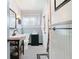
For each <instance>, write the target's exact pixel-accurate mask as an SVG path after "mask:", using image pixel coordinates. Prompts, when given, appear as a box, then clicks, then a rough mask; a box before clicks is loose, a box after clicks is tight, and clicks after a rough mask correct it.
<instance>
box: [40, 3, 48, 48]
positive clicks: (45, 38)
mask: <svg viewBox="0 0 79 59" xmlns="http://www.w3.org/2000/svg"><path fill="white" fill-rule="evenodd" d="M48 21H49V4H48V2H47V4H46V5H45V7H44V9H43V13H42V21H41V30H42V36H43V46H44V47H45V49H47V43H48V25H49V24H48Z"/></svg>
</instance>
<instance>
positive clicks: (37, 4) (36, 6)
mask: <svg viewBox="0 0 79 59" xmlns="http://www.w3.org/2000/svg"><path fill="white" fill-rule="evenodd" d="M15 2H16V3H17V4H18V6H19V8H20V9H21V10H22V11H23V10H24V11H25V10H32V11H33V10H35V11H36V10H40V11H42V10H43V8H44V6H45V4H46V3H47V0H15Z"/></svg>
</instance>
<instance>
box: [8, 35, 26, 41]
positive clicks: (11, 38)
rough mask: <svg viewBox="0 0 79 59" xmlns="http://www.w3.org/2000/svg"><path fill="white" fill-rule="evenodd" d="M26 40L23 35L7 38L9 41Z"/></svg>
mask: <svg viewBox="0 0 79 59" xmlns="http://www.w3.org/2000/svg"><path fill="white" fill-rule="evenodd" d="M25 38H26V35H25V34H17V35H15V36H10V37H8V39H9V40H20V39H21V40H24V39H25Z"/></svg>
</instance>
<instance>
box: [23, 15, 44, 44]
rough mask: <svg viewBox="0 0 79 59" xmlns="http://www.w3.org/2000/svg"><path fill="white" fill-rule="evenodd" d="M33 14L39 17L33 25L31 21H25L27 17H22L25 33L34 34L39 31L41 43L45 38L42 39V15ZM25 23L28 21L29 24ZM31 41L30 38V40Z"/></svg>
mask: <svg viewBox="0 0 79 59" xmlns="http://www.w3.org/2000/svg"><path fill="white" fill-rule="evenodd" d="M31 16H34V17H37V20H36V21H35V22H34V23H35V24H34V25H32V24H31V22H30V21H24V20H27V19H24V18H23V19H22V26H23V33H25V34H26V35H27V34H32V33H34V32H36V33H38V34H39V43H42V42H43V40H42V31H41V24H40V21H41V17H40V15H31ZM24 17H30V16H24ZM29 20H30V19H29ZM28 22H29V23H28ZM25 23H28V24H25ZM29 42H30V40H29Z"/></svg>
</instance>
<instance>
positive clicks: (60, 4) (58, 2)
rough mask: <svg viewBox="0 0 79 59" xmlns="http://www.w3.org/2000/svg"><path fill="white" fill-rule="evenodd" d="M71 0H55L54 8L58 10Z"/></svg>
mask: <svg viewBox="0 0 79 59" xmlns="http://www.w3.org/2000/svg"><path fill="white" fill-rule="evenodd" d="M69 1H71V0H54V9H55V11H57V10H58V9H60V8H61V7H63V6H64V5H65V4H67V3H68V2H69Z"/></svg>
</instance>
